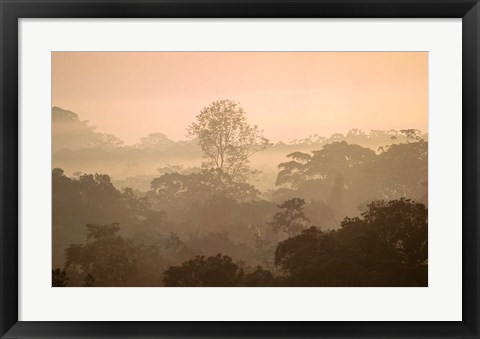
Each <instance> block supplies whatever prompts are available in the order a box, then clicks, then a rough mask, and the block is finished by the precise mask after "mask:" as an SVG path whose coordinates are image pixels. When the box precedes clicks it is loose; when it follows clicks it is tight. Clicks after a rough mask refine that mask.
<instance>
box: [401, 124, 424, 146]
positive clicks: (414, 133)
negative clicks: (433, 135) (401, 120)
mask: <svg viewBox="0 0 480 339" xmlns="http://www.w3.org/2000/svg"><path fill="white" fill-rule="evenodd" d="M400 133H402V134H403V135H404V136H405V138H407V144H408V143H409V142H410V140H414V141H419V140H420V139H421V138H420V136H419V134H420V131H419V130H418V129H413V128H410V129H401V130H400Z"/></svg>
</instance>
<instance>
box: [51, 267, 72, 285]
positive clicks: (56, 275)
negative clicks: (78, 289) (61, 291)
mask: <svg viewBox="0 0 480 339" xmlns="http://www.w3.org/2000/svg"><path fill="white" fill-rule="evenodd" d="M68 280H69V279H68V277H67V273H66V272H65V270H61V269H59V268H56V269H54V270H52V287H66V286H68Z"/></svg>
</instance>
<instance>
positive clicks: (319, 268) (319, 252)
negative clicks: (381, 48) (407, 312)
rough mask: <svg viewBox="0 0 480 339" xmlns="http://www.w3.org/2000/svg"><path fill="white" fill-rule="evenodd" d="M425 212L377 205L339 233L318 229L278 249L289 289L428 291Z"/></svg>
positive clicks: (405, 203)
mask: <svg viewBox="0 0 480 339" xmlns="http://www.w3.org/2000/svg"><path fill="white" fill-rule="evenodd" d="M427 216H428V212H427V209H426V208H425V206H424V205H423V204H418V203H414V202H412V201H411V200H408V199H399V200H393V201H389V202H385V201H375V202H372V203H371V204H369V205H368V207H367V211H366V212H364V213H363V214H362V216H361V217H356V218H345V220H344V221H343V222H342V228H341V229H340V230H338V231H328V232H324V231H321V230H318V229H317V228H315V227H312V228H309V229H307V230H305V231H303V232H302V233H301V234H299V235H297V236H295V237H291V238H289V239H286V240H285V241H283V242H281V243H279V244H278V246H277V249H276V252H275V264H276V265H277V266H279V267H280V268H281V269H282V270H283V271H284V272H285V274H286V275H287V279H286V280H285V284H286V285H288V286H427V284H428V274H427V261H428V251H427V248H428V246H427V241H428V236H427V228H428V226H427Z"/></svg>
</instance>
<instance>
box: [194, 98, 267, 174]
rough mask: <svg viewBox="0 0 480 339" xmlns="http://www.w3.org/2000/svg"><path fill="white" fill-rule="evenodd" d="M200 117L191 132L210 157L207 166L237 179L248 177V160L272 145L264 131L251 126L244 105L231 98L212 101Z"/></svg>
mask: <svg viewBox="0 0 480 339" xmlns="http://www.w3.org/2000/svg"><path fill="white" fill-rule="evenodd" d="M196 118H197V121H196V122H194V123H192V124H191V125H190V126H189V127H188V129H187V131H188V134H189V136H190V137H193V138H198V143H199V145H200V147H201V148H202V151H203V153H204V157H205V159H206V160H207V161H206V162H205V163H204V166H205V167H207V168H215V169H217V170H219V171H220V172H222V173H226V174H228V175H230V176H232V177H233V178H235V179H236V180H241V179H245V176H246V174H247V173H248V162H249V160H248V159H249V158H250V157H251V156H252V155H253V154H255V153H256V152H258V151H260V150H262V149H265V148H266V147H267V146H268V145H269V140H268V139H266V138H264V137H263V131H262V130H260V129H259V128H258V127H257V126H250V125H249V124H248V123H247V119H246V115H245V111H244V110H243V108H242V107H240V105H239V104H238V103H237V102H235V101H231V100H220V101H215V102H213V103H211V104H210V105H209V106H207V107H205V108H204V109H202V110H201V111H200V114H198V115H197V117H196Z"/></svg>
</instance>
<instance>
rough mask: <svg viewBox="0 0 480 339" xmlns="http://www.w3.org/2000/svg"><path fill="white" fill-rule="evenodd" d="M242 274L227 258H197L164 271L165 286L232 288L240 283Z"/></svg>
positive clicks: (218, 256)
mask: <svg viewBox="0 0 480 339" xmlns="http://www.w3.org/2000/svg"><path fill="white" fill-rule="evenodd" d="M242 274H243V272H242V271H241V270H240V269H239V267H238V266H237V265H236V264H235V263H234V262H233V261H232V258H230V257H228V256H222V255H221V254H217V255H216V256H213V257H208V258H205V257H204V256H197V257H195V259H192V260H189V261H187V262H184V263H183V264H182V265H181V266H172V267H170V268H169V269H168V270H166V271H165V277H164V282H165V286H176V287H182V286H197V287H232V286H237V285H238V284H239V282H240V281H241V278H242Z"/></svg>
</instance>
